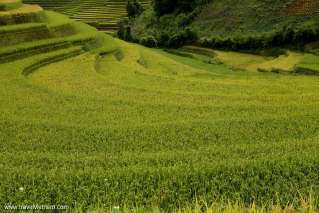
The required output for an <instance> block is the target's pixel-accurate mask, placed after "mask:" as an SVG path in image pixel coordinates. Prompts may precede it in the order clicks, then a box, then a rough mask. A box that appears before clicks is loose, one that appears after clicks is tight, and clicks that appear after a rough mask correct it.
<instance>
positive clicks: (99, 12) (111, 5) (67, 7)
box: [25, 0, 150, 32]
mask: <svg viewBox="0 0 319 213" xmlns="http://www.w3.org/2000/svg"><path fill="white" fill-rule="evenodd" d="M25 2H26V3H32V4H39V5H41V6H42V7H44V8H45V9H48V10H54V11H57V12H60V13H63V14H65V15H68V16H69V17H70V18H72V19H74V20H78V21H83V22H85V23H89V24H91V25H93V26H95V27H97V28H98V29H100V30H101V31H111V32H114V30H116V29H117V22H118V21H119V20H120V19H121V18H123V17H125V16H126V15H127V13H126V4H127V1H126V0H105V1H102V0H74V1H69V0H52V1H48V0H26V1H25ZM140 2H141V4H142V5H143V6H144V7H145V8H146V7H148V6H149V4H150V0H141V1H140Z"/></svg>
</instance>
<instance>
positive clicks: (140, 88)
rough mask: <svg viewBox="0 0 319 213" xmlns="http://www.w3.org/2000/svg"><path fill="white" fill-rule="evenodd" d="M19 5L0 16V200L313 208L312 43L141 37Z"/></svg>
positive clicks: (318, 182)
mask: <svg viewBox="0 0 319 213" xmlns="http://www.w3.org/2000/svg"><path fill="white" fill-rule="evenodd" d="M21 7H23V6H21ZM0 13H1V12H0ZM0 15H1V14H0ZM29 16H32V17H33V15H32V12H30V11H29V12H25V19H21V20H22V23H20V24H17V23H14V24H9V25H8V24H3V25H1V26H0V35H1V37H2V38H3V40H1V41H0V44H1V46H0V150H1V151H0V209H1V210H2V207H4V206H8V205H33V204H38V205H67V206H68V207H69V210H70V211H75V212H87V211H89V210H94V211H98V212H100V211H101V212H104V211H106V212H108V211H112V210H110V209H112V208H113V207H115V206H119V208H120V210H125V211H127V212H130V211H135V212H145V211H148V212H149V211H154V212H158V211H165V212H171V211H177V212H192V211H195V212H199V211H205V212H219V211H226V212H236V211H242V212H247V211H248V212H249V211H253V212H258V211H266V210H271V209H272V210H273V211H274V212H276V211H281V210H282V211H284V210H283V209H285V211H286V210H287V211H288V210H292V211H293V210H302V211H305V212H315V211H316V210H317V209H318V205H319V204H318V196H319V175H318V174H319V166H318V165H319V152H318V150H319V119H318V118H319V84H318V83H319V78H318V61H317V60H318V56H317V55H316V51H315V49H314V50H312V52H308V53H304V52H297V51H292V50H290V51H286V54H284V55H281V56H279V57H264V56H260V55H253V54H246V53H237V52H226V51H217V50H211V49H204V48H198V47H194V46H187V47H184V48H181V49H177V50H162V49H149V48H146V47H143V46H140V45H137V44H131V43H127V42H124V41H121V40H118V39H115V38H113V37H111V36H108V35H105V34H103V33H99V32H98V31H97V30H96V29H94V28H92V27H89V26H88V25H86V24H83V23H79V22H75V21H71V20H69V19H68V18H67V17H65V16H63V15H60V14H57V13H55V12H46V11H42V13H41V15H39V16H37V15H36V16H34V17H35V18H36V19H33V21H30V17H29ZM0 17H1V16H0ZM14 19H15V17H14V16H12V20H14ZM35 20H36V21H35ZM0 21H1V18H0ZM274 70H281V71H282V72H274ZM261 71H262V72H261ZM216 204H218V205H217V206H216ZM113 209H114V208H113ZM113 212H114V211H113Z"/></svg>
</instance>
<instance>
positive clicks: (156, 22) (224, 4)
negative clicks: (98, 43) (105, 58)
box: [122, 0, 319, 49]
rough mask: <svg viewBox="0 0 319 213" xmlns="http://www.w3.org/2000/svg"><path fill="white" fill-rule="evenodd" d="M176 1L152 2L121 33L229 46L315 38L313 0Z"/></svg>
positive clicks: (317, 20) (154, 40) (318, 22)
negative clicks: (147, 8)
mask: <svg viewBox="0 0 319 213" xmlns="http://www.w3.org/2000/svg"><path fill="white" fill-rule="evenodd" d="M176 2H177V3H176V5H174V4H173V3H171V2H169V1H167V2H166V1H155V4H154V7H153V8H151V9H149V10H147V11H145V12H144V13H143V14H142V15H140V16H139V17H138V18H135V19H134V20H132V19H131V20H130V23H129V24H128V25H129V27H130V30H129V32H130V35H127V34H125V33H124V34H125V35H124V36H122V37H123V38H126V39H131V40H134V41H137V42H140V43H143V44H146V45H148V46H155V45H160V46H171V47H172V46H180V45H182V44H184V43H187V42H195V43H197V44H200V45H203V46H209V47H223V48H224V47H226V48H231V49H251V48H256V47H258V48H266V47H270V46H280V45H283V44H285V45H291V44H293V45H294V46H303V45H304V43H307V42H310V41H314V40H316V39H317V37H318V32H319V27H318V26H319V16H318V11H319V9H318V8H319V7H318V2H317V1H316V0H242V1H237V0H206V1H203V0H189V1H188V3H186V4H184V3H185V2H187V1H180V3H178V2H179V1H176ZM185 5H186V6H185ZM122 34H123V33H122Z"/></svg>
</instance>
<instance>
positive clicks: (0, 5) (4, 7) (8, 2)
mask: <svg viewBox="0 0 319 213" xmlns="http://www.w3.org/2000/svg"><path fill="white" fill-rule="evenodd" d="M21 6H22V2H21V0H1V1H0V11H8V10H12V9H16V8H19V7H21Z"/></svg>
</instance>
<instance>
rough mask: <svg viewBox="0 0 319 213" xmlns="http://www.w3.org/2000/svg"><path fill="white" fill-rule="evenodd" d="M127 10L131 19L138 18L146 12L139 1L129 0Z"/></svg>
mask: <svg viewBox="0 0 319 213" xmlns="http://www.w3.org/2000/svg"><path fill="white" fill-rule="evenodd" d="M126 10H127V15H128V17H129V18H134V17H137V16H139V15H140V14H141V13H142V12H143V11H144V9H143V7H142V5H141V4H140V2H139V1H138V0H128V2H127V5H126Z"/></svg>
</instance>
